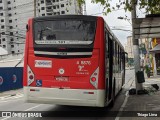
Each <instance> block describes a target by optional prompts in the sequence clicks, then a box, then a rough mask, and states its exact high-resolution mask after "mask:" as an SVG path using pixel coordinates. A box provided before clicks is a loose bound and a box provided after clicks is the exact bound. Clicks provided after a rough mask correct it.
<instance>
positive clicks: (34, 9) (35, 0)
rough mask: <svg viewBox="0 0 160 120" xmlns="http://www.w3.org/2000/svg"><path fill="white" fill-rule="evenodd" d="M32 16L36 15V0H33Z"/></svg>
mask: <svg viewBox="0 0 160 120" xmlns="http://www.w3.org/2000/svg"><path fill="white" fill-rule="evenodd" d="M34 17H36V0H34Z"/></svg>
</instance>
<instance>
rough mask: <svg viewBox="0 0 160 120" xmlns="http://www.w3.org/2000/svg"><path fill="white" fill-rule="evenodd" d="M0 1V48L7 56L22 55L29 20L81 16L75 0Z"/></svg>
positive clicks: (80, 10)
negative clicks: (45, 17)
mask: <svg viewBox="0 0 160 120" xmlns="http://www.w3.org/2000/svg"><path fill="white" fill-rule="evenodd" d="M35 2H36V6H35V5H34V0H0V16H1V17H0V47H2V48H3V49H5V50H7V51H8V54H11V53H12V54H14V53H23V52H24V44H25V34H26V33H25V32H26V24H27V21H28V19H29V18H31V17H34V12H35V11H34V8H35V7H36V12H35V13H36V16H52V15H64V14H82V9H81V7H79V5H78V2H77V0H36V1H35Z"/></svg>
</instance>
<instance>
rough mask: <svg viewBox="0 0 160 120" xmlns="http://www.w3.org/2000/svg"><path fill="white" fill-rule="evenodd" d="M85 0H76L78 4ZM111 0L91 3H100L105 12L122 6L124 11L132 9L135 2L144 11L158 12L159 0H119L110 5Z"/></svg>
mask: <svg viewBox="0 0 160 120" xmlns="http://www.w3.org/2000/svg"><path fill="white" fill-rule="evenodd" d="M85 1H86V0H78V3H79V5H81V4H84V3H85ZM112 1H113V0H92V3H100V4H101V5H102V6H103V7H104V11H105V14H107V13H109V12H111V11H114V10H115V9H120V8H121V7H122V6H123V8H124V10H125V11H131V10H132V3H137V6H138V7H139V9H145V10H146V11H145V12H146V13H151V14H157V13H160V0H119V2H117V3H116V5H112V4H111V2H112Z"/></svg>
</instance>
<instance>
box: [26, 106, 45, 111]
mask: <svg viewBox="0 0 160 120" xmlns="http://www.w3.org/2000/svg"><path fill="white" fill-rule="evenodd" d="M41 105H43V104H40V105H36V106H34V107H31V108H28V109H27V110H24V111H30V110H32V109H34V108H37V107H39V106H41Z"/></svg>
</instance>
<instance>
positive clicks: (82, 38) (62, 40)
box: [34, 20, 96, 45]
mask: <svg viewBox="0 0 160 120" xmlns="http://www.w3.org/2000/svg"><path fill="white" fill-rule="evenodd" d="M95 29H96V22H95V21H84V20H83V21H82V20H63V21H62V20H59V21H42V22H35V24H34V31H35V33H34V38H35V43H36V44H84V45H86V44H92V43H93V41H94V36H95Z"/></svg>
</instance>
